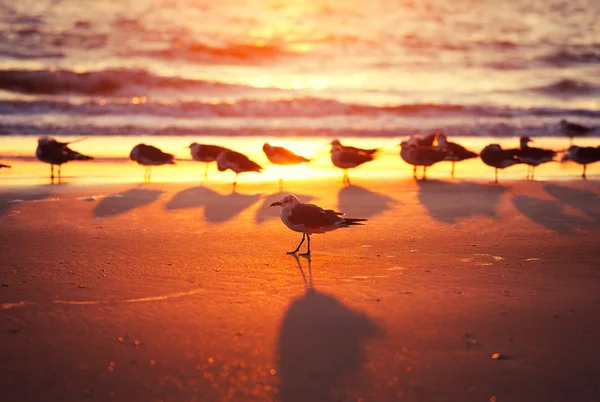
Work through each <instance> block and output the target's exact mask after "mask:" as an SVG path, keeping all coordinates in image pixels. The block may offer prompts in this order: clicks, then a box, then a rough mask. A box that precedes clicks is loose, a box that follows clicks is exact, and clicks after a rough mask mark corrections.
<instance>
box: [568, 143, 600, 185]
mask: <svg viewBox="0 0 600 402" xmlns="http://www.w3.org/2000/svg"><path fill="white" fill-rule="evenodd" d="M568 160H571V161H573V162H575V163H579V164H580V165H583V174H582V175H581V177H583V178H584V179H585V178H586V177H585V171H586V169H587V165H589V164H590V163H594V162H598V161H600V147H597V148H594V147H578V146H577V145H571V146H570V147H569V149H568V150H567V152H566V153H565V154H564V155H563V157H562V159H561V162H566V161H568Z"/></svg>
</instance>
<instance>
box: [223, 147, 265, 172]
mask: <svg viewBox="0 0 600 402" xmlns="http://www.w3.org/2000/svg"><path fill="white" fill-rule="evenodd" d="M227 158H228V159H229V160H230V161H231V162H232V163H235V164H236V165H238V166H239V167H241V168H243V169H244V170H247V171H254V172H260V171H261V170H262V169H263V168H262V167H261V166H260V165H259V164H258V163H256V162H254V161H252V160H250V158H248V157H247V156H246V155H244V154H241V153H239V152H235V151H229V153H228V155H227Z"/></svg>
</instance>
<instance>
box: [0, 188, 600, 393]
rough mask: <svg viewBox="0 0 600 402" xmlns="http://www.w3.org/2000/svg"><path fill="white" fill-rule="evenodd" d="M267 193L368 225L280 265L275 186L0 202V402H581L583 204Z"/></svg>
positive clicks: (408, 194)
mask: <svg viewBox="0 0 600 402" xmlns="http://www.w3.org/2000/svg"><path fill="white" fill-rule="evenodd" d="M288 191H289V192H293V193H294V194H296V195H297V196H298V197H299V198H300V199H301V201H304V202H306V201H311V202H314V203H317V204H318V205H321V206H323V207H331V208H338V209H340V210H341V211H343V212H345V213H346V214H347V216H348V217H361V218H368V219H369V222H368V224H367V225H365V226H363V227H352V228H350V229H344V230H338V231H335V232H332V233H328V234H325V235H315V236H314V237H313V242H312V248H313V255H312V260H311V261H308V260H307V259H305V258H301V257H300V258H299V259H298V260H297V259H295V257H293V256H290V255H286V254H285V251H287V250H291V249H293V248H294V247H295V246H296V245H297V243H298V241H299V240H300V237H301V236H300V235H299V234H297V233H293V232H291V231H290V230H288V229H287V228H285V227H284V225H283V224H282V223H281V221H280V220H279V218H278V210H277V208H270V207H269V205H270V203H272V202H273V201H276V200H278V199H279V197H280V196H281V195H282V193H281V192H279V191H278V189H277V186H276V184H262V183H245V184H244V185H243V186H240V188H239V189H238V193H236V194H232V193H231V188H230V186H229V185H227V184H225V183H217V184H211V183H210V182H209V183H207V184H206V186H199V185H195V184H191V183H178V184H161V183H156V184H146V185H140V184H119V185H101V184H95V185H87V186H84V185H63V186H29V187H22V186H21V187H10V186H4V187H3V188H2V190H1V193H0V229H1V230H0V252H1V255H2V266H3V267H2V269H1V270H0V275H1V276H0V282H1V283H2V287H1V288H0V308H1V310H0V317H1V332H0V345H2V346H1V347H0V350H1V351H0V372H1V373H2V375H0V389H1V390H2V398H1V399H2V400H3V401H41V400H46V401H77V400H98V401H111V400H113V401H226V400H231V401H283V402H291V401H315V402H316V401H336V402H337V401H364V402H366V401H374V402H379V401H382V402H385V401H399V400H400V401H433V400H436V401H500V402H501V401H511V402H519V401H523V402H525V401H527V402H531V401H544V402H548V401H593V400H596V398H597V397H598V394H599V392H600V386H599V385H598V382H597V378H598V377H599V376H600V365H599V364H598V358H597V351H598V346H597V340H598V339H600V321H599V318H598V317H600V296H599V294H598V289H599V285H600V271H599V268H600V263H599V262H598V261H600V251H599V249H598V237H599V235H600V233H599V231H598V228H599V227H600V226H599V224H600V184H599V183H598V182H596V181H587V182H583V181H581V182H580V181H572V182H563V181H561V182H524V181H520V182H519V181H508V182H505V183H501V184H500V185H497V186H496V185H490V184H487V182H485V181H463V180H455V181H449V180H448V181H441V180H440V181H438V180H431V181H428V182H417V183H415V182H413V181H412V180H405V179H400V180H378V181H376V180H374V179H369V180H366V179H362V180H355V183H354V185H353V186H350V187H342V186H341V184H339V183H338V182H335V181H332V180H329V179H327V180H316V181H314V182H312V183H308V182H293V183H289V184H287V185H286V189H285V192H288ZM495 354H498V355H495ZM494 357H498V358H494Z"/></svg>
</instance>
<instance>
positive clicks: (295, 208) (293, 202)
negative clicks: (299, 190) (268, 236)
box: [271, 194, 366, 257]
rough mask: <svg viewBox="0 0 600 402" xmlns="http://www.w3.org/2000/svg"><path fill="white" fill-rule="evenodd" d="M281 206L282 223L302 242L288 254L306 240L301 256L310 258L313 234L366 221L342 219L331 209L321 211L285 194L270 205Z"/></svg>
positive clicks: (339, 214) (293, 252)
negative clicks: (300, 238) (298, 235)
mask: <svg viewBox="0 0 600 402" xmlns="http://www.w3.org/2000/svg"><path fill="white" fill-rule="evenodd" d="M276 205H279V206H281V212H280V217H281V220H282V222H283V223H284V224H285V226H287V227H288V228H290V229H292V230H293V231H294V232H300V233H302V241H300V244H298V247H296V249H295V250H294V251H289V252H288V254H296V253H297V252H298V250H300V247H301V246H302V243H304V239H305V238H306V239H308V249H307V251H306V253H304V254H300V255H302V256H307V257H310V236H311V235H312V234H315V233H325V232H331V231H332V230H336V229H339V228H347V227H350V226H353V225H362V223H360V222H365V221H366V219H354V218H342V217H341V216H342V215H344V214H343V213H341V212H336V211H334V210H332V209H323V208H321V207H319V206H317V205H313V204H303V203H301V202H300V201H298V198H296V196H295V195H292V194H287V195H284V196H283V197H281V199H280V200H279V201H276V202H274V203H272V204H271V206H272V207H274V206H276Z"/></svg>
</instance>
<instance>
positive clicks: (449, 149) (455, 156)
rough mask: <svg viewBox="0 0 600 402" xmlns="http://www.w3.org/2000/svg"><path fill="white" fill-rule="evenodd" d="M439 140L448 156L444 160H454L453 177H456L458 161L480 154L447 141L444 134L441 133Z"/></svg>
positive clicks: (451, 172)
mask: <svg viewBox="0 0 600 402" xmlns="http://www.w3.org/2000/svg"><path fill="white" fill-rule="evenodd" d="M437 141H438V144H440V147H441V148H444V149H445V150H446V157H445V158H444V160H445V161H450V162H452V170H451V171H450V176H451V177H454V164H455V163H456V162H460V161H464V160H466V159H471V158H476V157H477V156H478V155H477V154H476V153H475V152H472V151H469V150H468V149H466V148H465V147H463V146H462V145H459V144H457V143H455V142H449V141H447V139H446V136H445V135H444V134H440V135H439V136H438V139H437Z"/></svg>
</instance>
